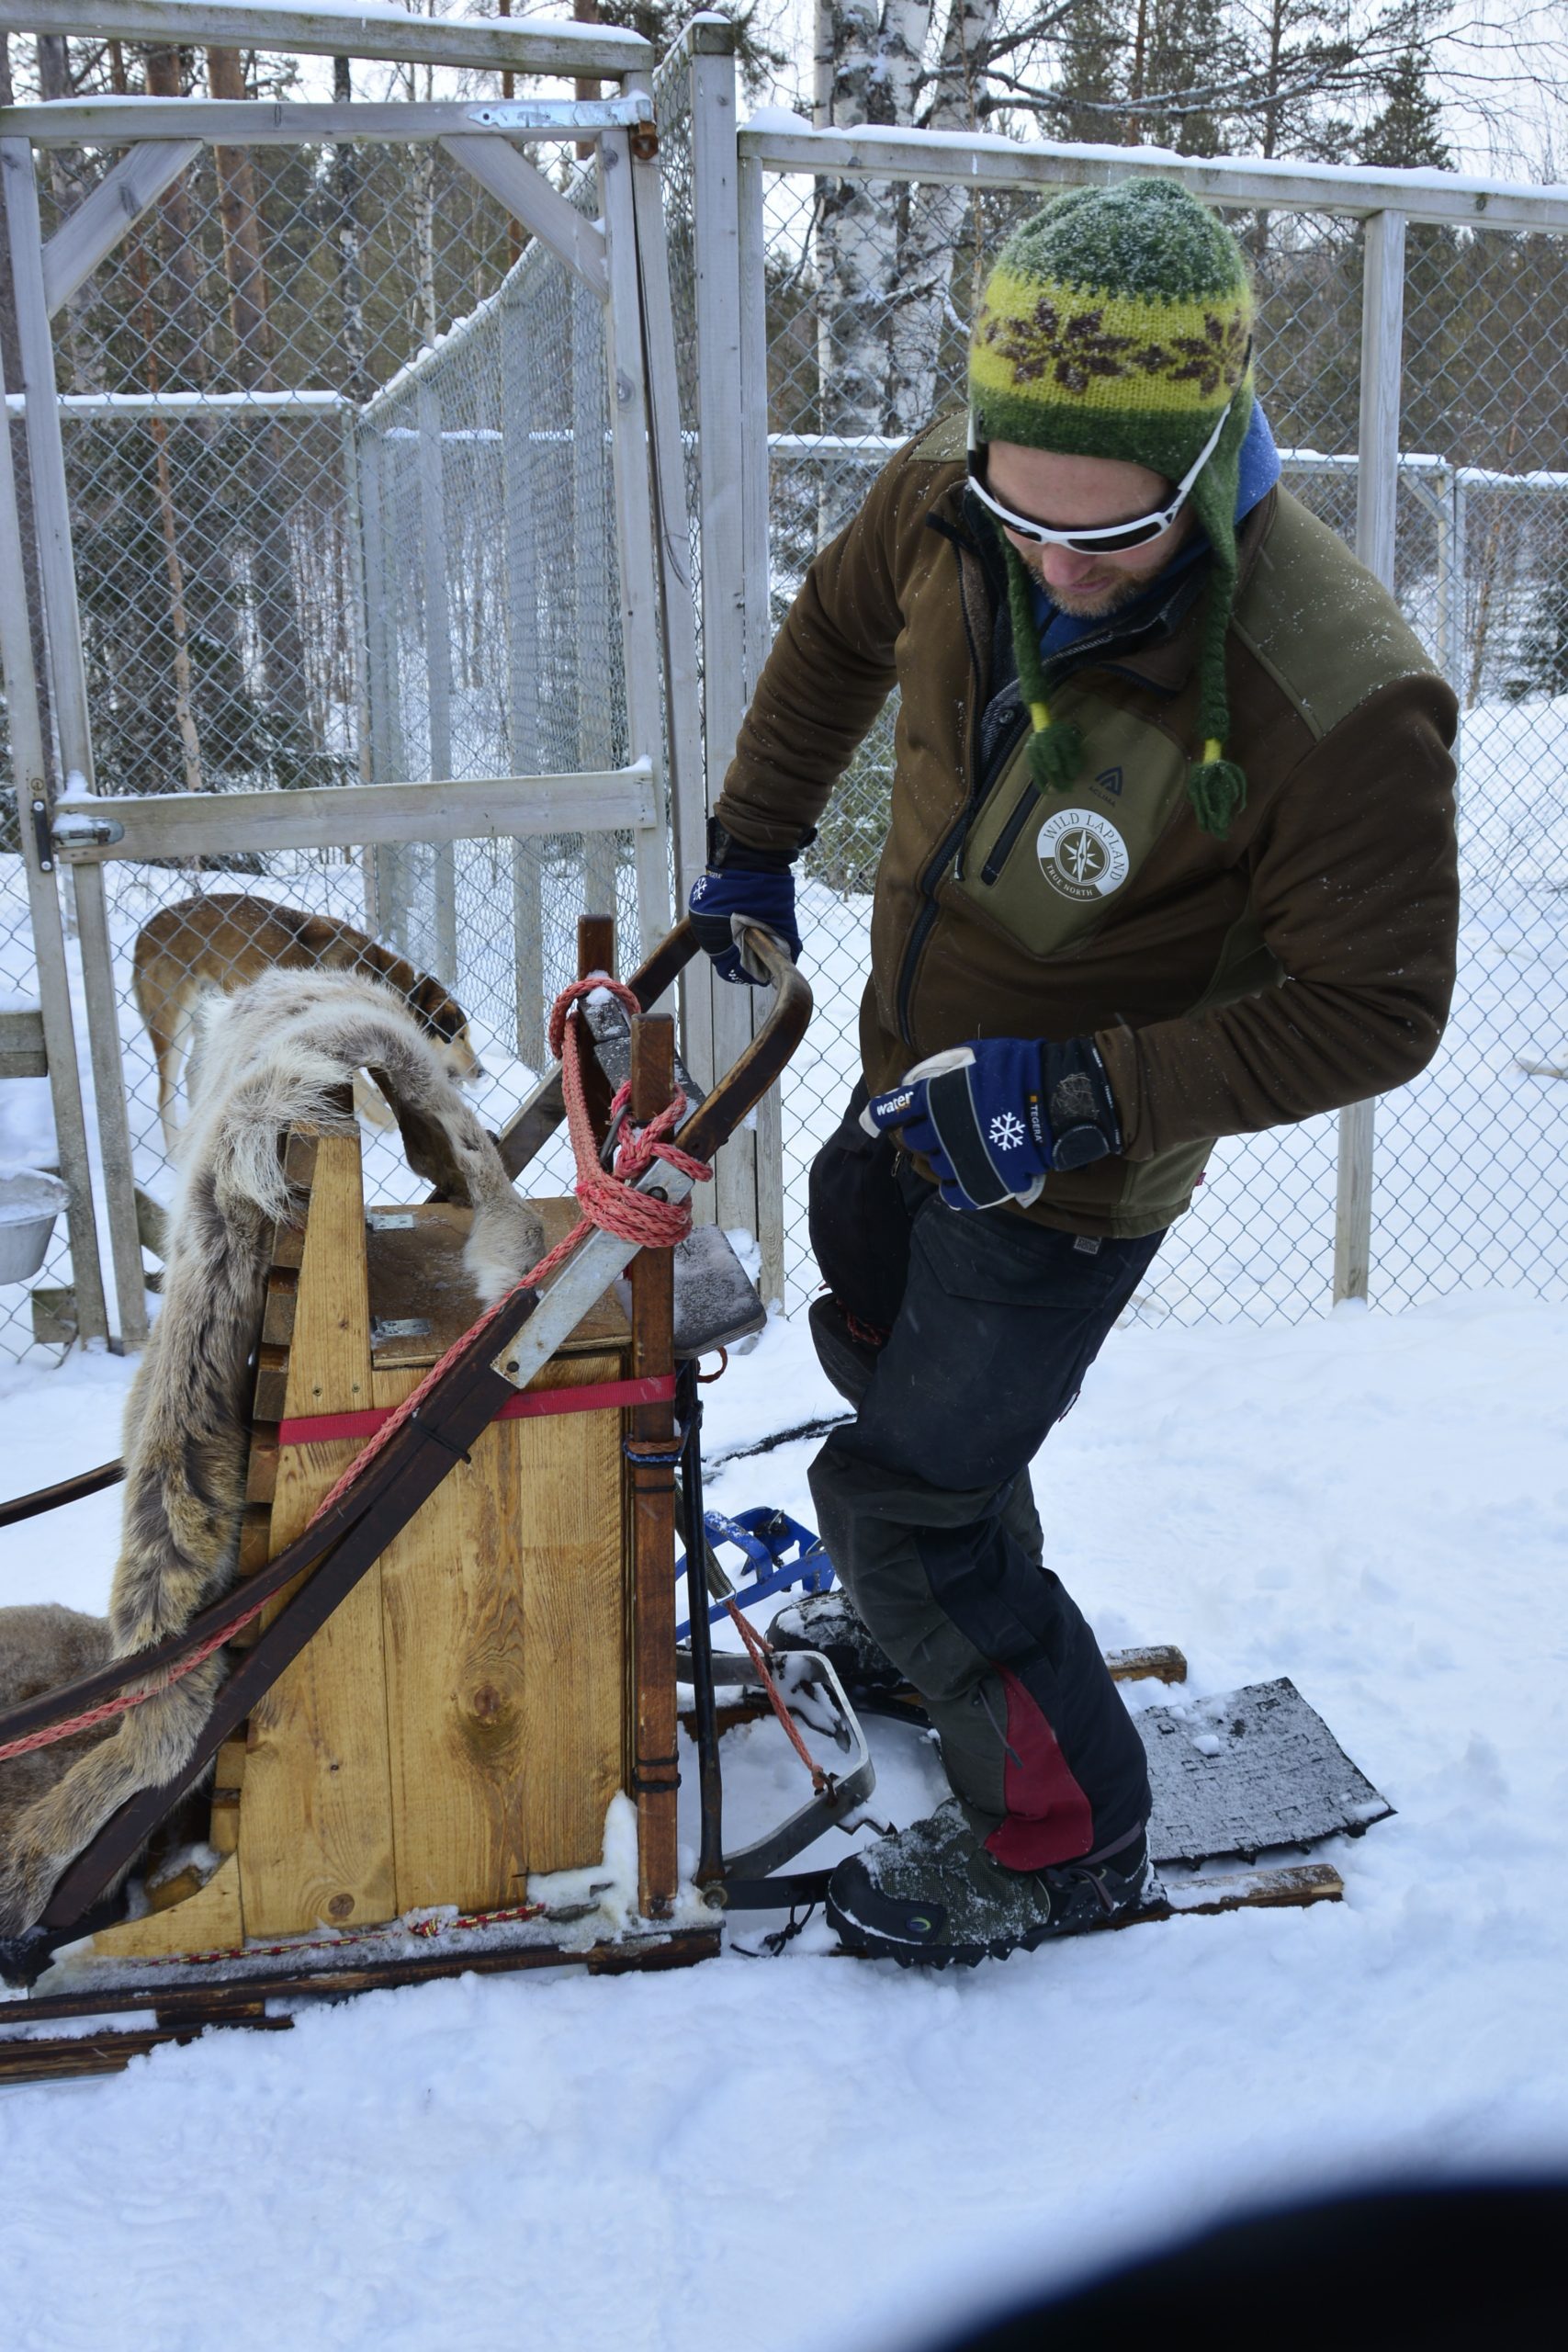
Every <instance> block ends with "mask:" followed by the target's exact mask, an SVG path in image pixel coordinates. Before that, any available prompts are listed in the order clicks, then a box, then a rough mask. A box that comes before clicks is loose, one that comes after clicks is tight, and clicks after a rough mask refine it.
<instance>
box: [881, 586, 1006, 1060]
mask: <svg viewBox="0 0 1568 2352" xmlns="http://www.w3.org/2000/svg"><path fill="white" fill-rule="evenodd" d="M954 556H955V559H956V560H957V564H958V608H959V611H960V612H961V613H962V614H963V616H964V643H965V644H966V645H967V646H968V648H969V677H970V684H971V687H972V689H973V695H972V700H971V704H970V715H969V778H970V782H969V792H968V796H967V797H966V798H965V800H964V806H963V808H962V809H960V811H959V813H958V817H957V819H956V820H955V822H954V823H953V824H951V825H950V826H949V827H948V829H947V831H946V832H945V833H943V835H942V840H941V841H940V842H938V844H937V847H936V850H935V853H934V854H933V855H932V856H931V857H930V858H929V859H928V860H927V862H926V865H925V866H924V868H923V870H922V872H921V875H920V880H919V889H920V895H921V896H922V898H923V899H924V900H925V904H924V906H923V907H921V909H920V910H919V914H918V915H917V916H916V917H915V921H914V923H913V925H912V927H911V929H910V932H909V936H908V941H907V942H906V944H905V948H904V960H903V962H902V964H901V965H900V967H899V970H898V986H897V992H896V996H895V1002H894V1017H895V1019H896V1020H897V1023H898V1035H899V1036H900V1037H901V1038H902V1039H903V1041H904V1043H905V1045H906V1046H912V1045H913V1044H914V1042H915V1039H914V1033H913V1031H912V1029H911V1028H910V1025H909V1002H910V999H911V998H912V996H913V995H914V990H915V975H916V972H917V970H918V969H919V961H920V956H921V953H922V951H923V949H924V947H925V944H926V942H927V940H928V939H929V938H930V937H931V927H932V925H933V924H934V923H935V922H936V919H937V914H938V911H939V910H938V908H937V903H936V886H937V884H938V883H939V882H940V881H941V879H942V876H943V874H944V873H945V872H946V871H947V867H948V864H949V861H950V860H956V859H957V858H958V857H959V856H960V854H961V853H962V851H963V847H964V836H965V834H966V833H967V832H968V831H969V827H970V825H971V824H972V822H973V821H974V817H975V809H976V795H977V794H978V791H979V786H980V719H981V714H982V709H983V705H984V696H983V695H982V692H981V688H982V684H983V675H982V672H981V668H980V656H979V653H978V652H977V650H976V644H975V631H974V628H973V627H972V626H971V623H970V617H969V599H968V597H967V595H966V594H964V556H963V552H962V550H961V549H958V548H954Z"/></svg>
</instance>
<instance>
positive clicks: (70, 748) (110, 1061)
mask: <svg viewBox="0 0 1568 2352" xmlns="http://www.w3.org/2000/svg"><path fill="white" fill-rule="evenodd" d="M0 171H3V172H4V174H5V177H6V214H7V220H8V225H9V231H10V247H11V276H12V282H13V285H14V287H15V290H16V302H17V349H18V353H19V355H20V358H21V368H22V390H23V392H24V393H25V395H26V399H27V427H28V457H29V458H30V460H31V465H32V483H33V506H34V513H35V515H36V517H37V522H38V538H39V575H40V578H41V580H42V583H43V598H44V620H45V625H46V633H47V642H48V646H49V660H50V670H51V684H52V685H53V689H54V695H53V700H54V717H55V727H56V729H57V731H58V737H59V749H60V760H61V765H62V768H63V769H64V771H65V776H66V780H67V782H68V783H72V782H73V781H74V780H76V779H80V787H79V788H81V789H83V790H85V791H89V792H91V791H94V790H96V785H95V783H94V777H93V747H92V733H91V728H90V724H89V720H88V701H87V667H86V661H85V655H84V653H83V650H82V621H81V615H80V612H79V611H78V608H77V604H76V578H75V571H74V567H73V556H72V547H71V503H70V492H69V488H68V485H67V482H66V475H65V448H64V444H63V442H62V438H61V431H60V411H59V407H58V405H57V399H56V391H55V378H54V339H53V337H52V335H51V334H50V328H49V300H48V296H47V294H46V293H45V290H44V282H43V243H42V229H41V225H40V222H39V203H38V183H37V180H36V179H35V177H34V174H33V151H32V142H31V141H30V140H27V139H0ZM71 878H72V885H73V894H74V898H75V903H76V924H77V934H78V943H79V947H80V952H81V957H82V984H83V993H84V995H85V999H86V1006H87V1036H88V1046H89V1050H90V1053H91V1057H92V1068H93V1091H94V1096H95V1099H96V1103H97V1111H98V1155H99V1159H100V1162H101V1165H102V1168H103V1176H104V1193H105V1197H106V1204H107V1215H108V1232H109V1250H110V1254H111V1258H112V1261H113V1266H114V1287H115V1304H116V1306H117V1309H118V1317H119V1333H120V1339H121V1341H122V1343H123V1344H124V1345H125V1346H127V1347H137V1346H140V1344H141V1341H142V1340H145V1338H146V1337H147V1295H146V1282H145V1277H144V1274H143V1272H142V1266H141V1235H140V1234H139V1232H138V1230H137V1223H136V1187H135V1177H134V1174H133V1171H132V1167H131V1156H130V1121H129V1119H128V1118H127V1115H126V1107H125V1085H124V1074H123V1067H122V1062H121V1049H120V1037H119V1022H118V1010H117V1007H116V1003H115V986H114V956H113V950H112V947H111V944H110V940H109V926H108V908H107V901H106V899H105V895H104V877H103V876H102V874H101V873H100V872H98V871H97V870H96V868H93V867H80V868H78V869H77V870H76V871H74V872H73V875H72V877H71Z"/></svg>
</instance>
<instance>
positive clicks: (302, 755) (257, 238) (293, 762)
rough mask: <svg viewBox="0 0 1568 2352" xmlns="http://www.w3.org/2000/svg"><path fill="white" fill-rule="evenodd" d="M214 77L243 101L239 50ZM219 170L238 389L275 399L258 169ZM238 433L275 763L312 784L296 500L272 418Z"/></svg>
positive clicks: (225, 92) (235, 161)
mask: <svg viewBox="0 0 1568 2352" xmlns="http://www.w3.org/2000/svg"><path fill="white" fill-rule="evenodd" d="M207 74H208V87H209V91H210V93H211V95H212V96H213V97H215V98H243V97H244V96H246V95H247V93H246V90H245V83H244V74H243V68H242V66H241V62H240V52H239V51H238V50H236V49H209V51H208V52H207ZM213 165H214V169H215V170H216V173H217V176H218V202H219V209H220V214H221V217H222V223H223V269H224V276H225V277H226V278H227V281H228V287H229V323H230V330H231V337H232V342H233V358H232V368H233V373H234V377H235V380H236V382H237V384H238V385H239V386H240V388H241V389H242V390H246V391H264V392H270V391H274V390H276V388H277V377H276V368H275V364H274V352H273V339H272V327H271V322H270V321H269V319H268V316H267V287H266V267H265V257H264V253H263V243H262V220H261V202H260V197H259V194H258V191H257V187H256V175H255V165H254V162H253V160H252V156H251V151H250V149H249V148H248V147H217V148H214V150H213ZM237 430H238V431H239V432H240V433H242V434H243V435H244V437H245V441H246V445H247V447H246V464H245V472H246V477H247V481H248V486H249V491H250V500H251V527H250V554H251V580H250V594H251V605H252V609H253V611H254V616H255V625H256V636H257V640H258V644H259V649H260V653H261V664H262V674H263V679H264V682H265V684H264V692H265V711H266V720H267V732H268V735H269V738H270V742H271V752H272V761H273V765H274V770H275V774H276V781H277V782H278V783H280V784H284V785H288V784H304V783H309V782H310V781H311V777H310V771H309V766H308V758H309V743H308V738H307V735H306V733H305V730H304V729H303V727H302V725H301V719H300V713H301V710H302V708H303V705H304V694H305V652H304V646H303V644H302V642H301V639H300V634H299V614H298V612H297V610H296V607H295V602H294V577H293V569H294V568H293V563H292V560H291V554H290V548H289V544H288V508H289V504H290V494H289V488H288V469H287V465H286V462H285V455H284V447H283V437H282V434H281V432H280V430H279V428H278V426H277V424H276V421H275V420H273V419H270V418H267V419H257V420H256V422H255V423H254V424H243V425H241V426H239V427H238V428H237Z"/></svg>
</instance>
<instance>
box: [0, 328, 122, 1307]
mask: <svg viewBox="0 0 1568 2352" xmlns="http://www.w3.org/2000/svg"><path fill="white" fill-rule="evenodd" d="M5 393H6V383H5V375H4V370H3V368H0V401H4V399H5ZM0 567H3V568H4V570H5V571H6V574H7V575H8V578H9V582H10V585H9V587H8V588H7V589H6V593H5V594H4V595H0V671H3V673H4V676H5V683H6V718H7V720H8V722H9V730H10V738H11V775H12V778H13V780H14V782H15V785H16V791H17V834H18V836H19V837H20V841H21V848H22V864H23V868H24V870H25V872H26V875H27V881H28V911H29V913H30V914H31V917H32V931H33V955H34V958H35V961H36V963H37V966H38V990H39V1012H40V1013H41V1015H42V1018H43V1045H44V1053H45V1056H46V1057H47V1059H48V1062H49V1092H50V1101H51V1105H52V1107H53V1111H54V1139H55V1144H56V1148H58V1150H59V1153H60V1172H61V1174H62V1176H63V1178H64V1179H65V1182H66V1183H67V1184H68V1185H69V1186H70V1188H71V1200H70V1204H69V1206H68V1207H67V1209H66V1212H65V1218H66V1227H67V1230H68V1232H69V1234H70V1237H71V1283H72V1288H73V1290H74V1292H75V1294H76V1333H77V1337H78V1338H79V1339H83V1340H107V1338H108V1328H109V1327H108V1315H107V1307H106V1306H105V1301H104V1275H103V1267H102V1265H101V1263H100V1261H99V1258H98V1235H97V1227H96V1224H95V1223H94V1218H93V1170H92V1163H91V1160H90V1159H89V1157H88V1151H87V1122H86V1118H85V1114H84V1111H83V1108H82V1080H81V1074H80V1071H79V1069H78V1066H77V1060H76V1032H75V1029H74V1027H73V1024H72V1019H71V976H70V969H69V967H68V965H67V963H66V958H65V931H64V926H63V924H62V922H61V915H60V892H59V889H58V888H57V887H56V883H55V876H54V861H53V859H52V858H51V860H50V861H49V871H48V872H45V870H44V866H43V862H42V860H41V859H40V857H39V827H38V826H37V824H36V823H35V820H36V819H39V818H41V820H42V830H43V831H44V832H45V835H46V837H47V829H48V824H49V811H50V803H51V800H52V798H53V795H52V794H51V791H50V788H49V769H48V764H47V762H46V760H45V757H44V748H43V729H42V727H41V725H40V723H39V699H38V685H37V681H36V680H35V678H34V676H33V643H32V630H31V628H30V627H29V624H28V592H27V574H26V571H24V569H23V561H22V533H21V525H20V521H19V519H18V516H17V481H16V472H15V469H14V467H13V463H12V458H11V429H10V424H9V422H8V421H7V422H5V423H0Z"/></svg>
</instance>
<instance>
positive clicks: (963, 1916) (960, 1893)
mask: <svg viewBox="0 0 1568 2352" xmlns="http://www.w3.org/2000/svg"><path fill="white" fill-rule="evenodd" d="M1149 1880H1150V1871H1149V1853H1148V1844H1147V1840H1146V1839H1145V1836H1144V1833H1143V1831H1142V1830H1141V1829H1140V1830H1139V1831H1138V1832H1137V1833H1136V1834H1135V1836H1134V1838H1132V1840H1131V1841H1130V1842H1129V1843H1127V1844H1125V1845H1122V1848H1121V1849H1120V1850H1119V1851H1118V1852H1116V1853H1114V1854H1111V1855H1107V1856H1106V1857H1104V1858H1103V1859H1100V1858H1095V1857H1089V1858H1087V1859H1086V1860H1083V1861H1081V1862H1062V1863H1059V1864H1056V1865H1055V1866H1053V1867H1052V1868H1051V1869H1048V1870H1042V1871H1010V1870H1004V1869H1003V1867H1002V1865H1001V1864H1000V1863H999V1862H998V1861H995V1860H993V1859H992V1857H991V1856H990V1855H989V1854H988V1853H987V1851H986V1849H985V1847H984V1845H983V1844H982V1843H981V1841H980V1839H979V1838H977V1837H976V1834H975V1832H974V1831H973V1829H971V1827H970V1826H969V1824H968V1822H967V1820H966V1819H965V1818H964V1809H963V1807H962V1805H961V1804H959V1803H958V1800H957V1798H956V1797H953V1798H950V1799H949V1800H948V1802H947V1804H944V1805H942V1806H941V1807H940V1808H939V1809H938V1810H937V1812H935V1813H933V1814H932V1815H931V1817H930V1819H929V1820H926V1821H917V1822H916V1823H915V1824H914V1825H913V1826H912V1827H910V1828H908V1829H896V1830H895V1831H894V1832H893V1834H892V1836H891V1837H888V1838H878V1839H877V1840H876V1843H875V1844H874V1845H873V1846H867V1847H865V1848H864V1849H863V1850H862V1851H861V1852H860V1853H858V1854H852V1856H851V1857H850V1859H849V1860H848V1861H846V1862H840V1865H839V1867H838V1869H837V1870H836V1871H834V1872H833V1875H832V1878H831V1879H830V1880H829V1885H828V1919H829V1925H830V1926H831V1927H832V1928H835V1929H836V1931H837V1933H838V1937H839V1940H840V1943H841V1944H842V1945H843V1946H844V1949H845V1950H846V1951H851V1952H854V1953H857V1954H859V1955H860V1956H862V1957H863V1958H865V1959H868V1960H896V1961H897V1962H898V1963H899V1964H900V1966H901V1967H904V1968H911V1967H924V1968H947V1967H950V1966H952V1965H953V1964H954V1963H956V1964H957V1965H958V1966H960V1967H964V1968H973V1967H974V1966H975V1965H976V1962H979V1961H982V1960H1003V1959H1005V1958H1006V1956H1007V1954H1008V1953H1009V1952H1011V1951H1032V1950H1033V1949H1034V1947H1035V1945H1036V1944H1041V1943H1043V1942H1044V1941H1045V1940H1046V1939H1047V1938H1048V1937H1051V1936H1073V1935H1081V1934H1083V1933H1084V1931H1085V1930H1086V1929H1089V1928H1104V1927H1109V1926H1110V1925H1111V1921H1112V1920H1114V1919H1117V1918H1121V1917H1125V1916H1126V1915H1127V1914H1128V1913H1129V1912H1133V1911H1135V1910H1136V1909H1137V1908H1138V1907H1139V1905H1140V1904H1141V1903H1142V1902H1144V1901H1145V1888H1146V1887H1147V1885H1148V1883H1149Z"/></svg>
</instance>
